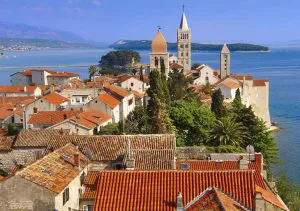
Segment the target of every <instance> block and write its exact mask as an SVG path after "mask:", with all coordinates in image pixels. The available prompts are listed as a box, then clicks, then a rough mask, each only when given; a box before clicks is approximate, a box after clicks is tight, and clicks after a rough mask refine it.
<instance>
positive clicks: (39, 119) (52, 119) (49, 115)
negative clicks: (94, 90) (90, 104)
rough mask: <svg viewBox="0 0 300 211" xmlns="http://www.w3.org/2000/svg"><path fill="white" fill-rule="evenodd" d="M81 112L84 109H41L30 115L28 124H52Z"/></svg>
mask: <svg viewBox="0 0 300 211" xmlns="http://www.w3.org/2000/svg"><path fill="white" fill-rule="evenodd" d="M81 112H82V111H75V110H64V111H40V112H38V113H36V114H33V115H32V116H31V117H30V119H29V120H28V124H33V125H45V126H51V125H55V124H57V123H59V122H62V121H64V120H65V119H68V118H70V117H73V116H75V115H77V114H80V113H81Z"/></svg>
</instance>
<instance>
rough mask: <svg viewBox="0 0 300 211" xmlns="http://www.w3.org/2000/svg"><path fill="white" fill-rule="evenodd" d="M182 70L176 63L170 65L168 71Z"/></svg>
mask: <svg viewBox="0 0 300 211" xmlns="http://www.w3.org/2000/svg"><path fill="white" fill-rule="evenodd" d="M181 68H183V67H182V66H181V65H180V64H177V63H172V64H170V69H172V70H175V69H181Z"/></svg>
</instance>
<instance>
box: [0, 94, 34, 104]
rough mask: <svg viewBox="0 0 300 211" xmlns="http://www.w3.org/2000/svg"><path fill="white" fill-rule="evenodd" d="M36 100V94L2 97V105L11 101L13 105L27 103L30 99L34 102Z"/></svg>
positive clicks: (0, 98)
mask: <svg viewBox="0 0 300 211" xmlns="http://www.w3.org/2000/svg"><path fill="white" fill-rule="evenodd" d="M33 100H34V96H18V97H4V96H1V97H0V105H3V104H6V103H11V104H13V105H23V104H24V105H25V104H27V103H28V102H29V101H30V102H32V101H33Z"/></svg>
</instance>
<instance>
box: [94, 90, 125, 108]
mask: <svg viewBox="0 0 300 211" xmlns="http://www.w3.org/2000/svg"><path fill="white" fill-rule="evenodd" d="M97 99H98V100H100V101H101V102H102V103H104V104H106V105H108V106H110V107H111V108H115V107H116V106H118V105H119V104H120V103H121V102H120V101H119V100H117V99H116V98H114V97H113V96H111V95H109V94H107V93H106V92H104V93H102V94H100V95H99V96H98V97H97Z"/></svg>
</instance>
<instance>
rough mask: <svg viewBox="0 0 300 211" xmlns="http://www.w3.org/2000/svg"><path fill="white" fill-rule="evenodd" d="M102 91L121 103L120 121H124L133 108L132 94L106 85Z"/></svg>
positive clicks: (133, 98)
mask: <svg viewBox="0 0 300 211" xmlns="http://www.w3.org/2000/svg"><path fill="white" fill-rule="evenodd" d="M104 90H105V91H106V92H107V93H108V94H109V95H111V96H113V97H114V98H116V99H118V100H119V101H121V104H120V120H122V119H126V118H127V116H128V114H129V113H130V112H131V111H133V110H134V108H135V97H134V94H133V93H132V92H129V91H127V90H126V89H124V88H122V87H119V86H115V85H108V86H105V87H104Z"/></svg>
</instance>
